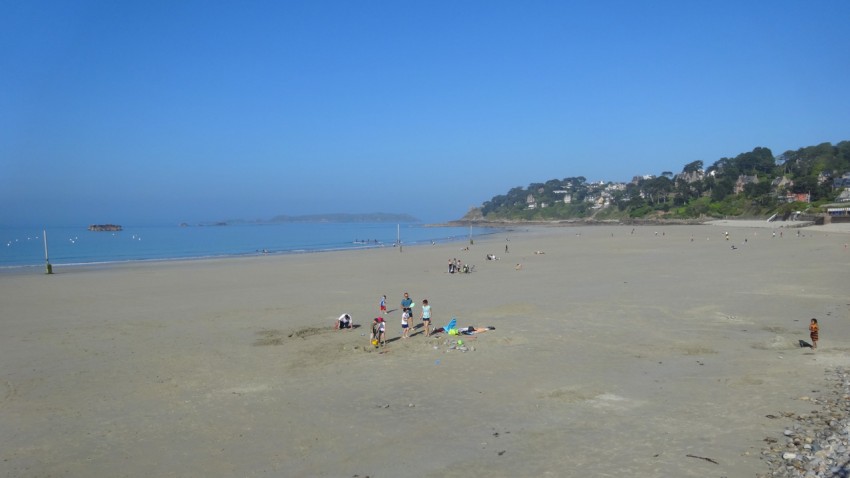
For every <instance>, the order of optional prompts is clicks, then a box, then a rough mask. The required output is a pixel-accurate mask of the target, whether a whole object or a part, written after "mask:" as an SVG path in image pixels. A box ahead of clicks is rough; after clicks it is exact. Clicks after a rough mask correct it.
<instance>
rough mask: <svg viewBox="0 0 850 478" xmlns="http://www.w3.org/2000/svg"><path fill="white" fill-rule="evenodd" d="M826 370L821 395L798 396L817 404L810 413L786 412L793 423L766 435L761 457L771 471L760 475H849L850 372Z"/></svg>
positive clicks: (807, 477) (801, 477) (806, 477)
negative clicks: (776, 435)
mask: <svg viewBox="0 0 850 478" xmlns="http://www.w3.org/2000/svg"><path fill="white" fill-rule="evenodd" d="M825 374H826V388H825V390H823V391H821V392H820V393H821V395H820V396H818V397H810V396H803V397H800V398H799V400H805V401H809V402H811V403H812V404H814V405H817V407H818V408H817V409H815V410H812V411H811V412H809V413H803V414H794V413H789V414H783V416H784V417H786V418H793V419H794V423H793V424H792V425H789V426H787V427H786V428H785V430H784V431H783V434H782V437H781V438H772V437H767V438H765V439H764V441H765V443H766V445H765V447H764V448H763V449H762V452H761V457H762V460H764V461H765V462H766V464H767V465H768V468H769V470H770V471H769V472H768V473H767V474H764V475H761V476H760V477H759V478H769V477H774V478H777V477H778V478H810V477H818V478H820V477H825V478H826V477H829V478H831V477H836V478H837V477H848V476H850V373H848V370H847V369H846V368H844V367H837V368H834V369H828V370H826V371H825ZM768 418H779V417H777V416H774V415H768Z"/></svg>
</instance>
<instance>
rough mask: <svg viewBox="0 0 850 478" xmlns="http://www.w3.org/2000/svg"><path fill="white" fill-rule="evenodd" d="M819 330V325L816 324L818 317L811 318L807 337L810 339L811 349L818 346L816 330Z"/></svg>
mask: <svg viewBox="0 0 850 478" xmlns="http://www.w3.org/2000/svg"><path fill="white" fill-rule="evenodd" d="M819 331H820V327H819V326H818V319H812V321H811V322H810V323H809V337H811V339H812V350H816V349H817V348H818V332H819Z"/></svg>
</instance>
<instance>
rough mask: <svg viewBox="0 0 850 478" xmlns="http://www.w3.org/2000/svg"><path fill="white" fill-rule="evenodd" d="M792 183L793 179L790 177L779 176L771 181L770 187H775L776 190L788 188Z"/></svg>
mask: <svg viewBox="0 0 850 478" xmlns="http://www.w3.org/2000/svg"><path fill="white" fill-rule="evenodd" d="M793 185H794V181H792V180H791V179H790V178H786V177H785V176H780V177H778V178H776V179H774V180H773V181H771V183H770V187H771V188H772V189H777V190H779V189H788V188H790V187H791V186H793Z"/></svg>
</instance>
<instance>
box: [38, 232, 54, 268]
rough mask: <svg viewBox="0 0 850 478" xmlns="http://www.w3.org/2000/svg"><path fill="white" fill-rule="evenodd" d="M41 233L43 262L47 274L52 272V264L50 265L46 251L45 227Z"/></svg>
mask: <svg viewBox="0 0 850 478" xmlns="http://www.w3.org/2000/svg"><path fill="white" fill-rule="evenodd" d="M41 235H42V236H43V237H44V264H45V270H46V273H47V274H53V266H51V265H50V255H49V254H48V253H47V229H42V230H41Z"/></svg>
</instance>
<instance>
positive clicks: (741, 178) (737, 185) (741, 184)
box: [735, 174, 759, 194]
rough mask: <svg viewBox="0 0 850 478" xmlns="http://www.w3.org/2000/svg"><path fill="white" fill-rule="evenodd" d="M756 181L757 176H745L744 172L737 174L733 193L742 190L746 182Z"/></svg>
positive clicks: (755, 182) (754, 182)
mask: <svg viewBox="0 0 850 478" xmlns="http://www.w3.org/2000/svg"><path fill="white" fill-rule="evenodd" d="M758 182H759V177H758V176H746V175H744V174H742V175H740V176H738V180H737V181H735V194H740V193H742V192H744V186H746V185H747V184H758Z"/></svg>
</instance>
